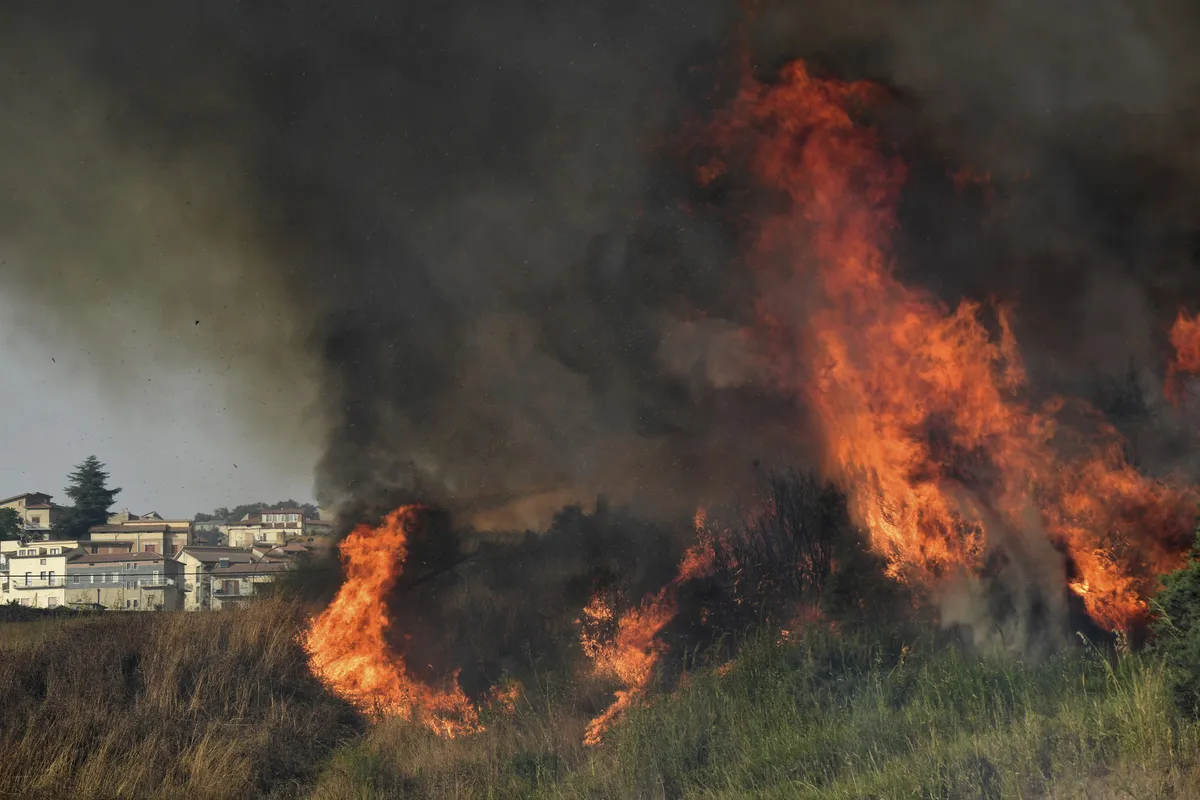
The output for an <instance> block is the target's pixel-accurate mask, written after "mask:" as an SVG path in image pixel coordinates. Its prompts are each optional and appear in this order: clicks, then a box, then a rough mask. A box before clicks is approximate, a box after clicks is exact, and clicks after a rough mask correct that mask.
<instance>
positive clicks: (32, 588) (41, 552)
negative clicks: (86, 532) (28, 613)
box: [0, 541, 83, 608]
mask: <svg viewBox="0 0 1200 800" xmlns="http://www.w3.org/2000/svg"><path fill="white" fill-rule="evenodd" d="M81 552H83V551H82V550H81V549H80V547H79V542H74V541H69V542H41V541H39V542H31V543H29V544H25V545H23V544H21V543H20V542H0V573H3V574H4V575H6V576H7V580H5V581H3V582H2V584H0V585H3V587H4V592H3V595H2V596H0V600H2V601H3V602H5V603H11V602H14V601H15V602H17V603H20V604H21V605H23V606H33V607H35V608H57V607H58V606H63V605H66V600H67V598H66V585H67V559H68V558H69V557H70V556H72V555H75V554H77V553H81Z"/></svg>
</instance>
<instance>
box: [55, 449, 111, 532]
mask: <svg viewBox="0 0 1200 800" xmlns="http://www.w3.org/2000/svg"><path fill="white" fill-rule="evenodd" d="M67 479H68V480H69V481H70V482H71V483H70V485H69V486H67V488H66V489H65V490H64V491H65V492H66V494H67V497H70V498H71V499H72V500H73V501H75V505H74V506H73V507H72V508H68V509H66V510H65V511H64V512H63V514H62V516H61V517H60V519H59V520H58V521H56V522H55V523H54V532H55V534H56V535H57V536H59V537H61V538H63V539H86V538H87V536H88V529H90V528H91V527H92V526H93V525H103V524H104V523H105V522H107V521H108V510H109V509H110V508H112V504H113V499H114V498H115V497H116V496H117V494H118V493H120V491H121V490H120V489H109V488H108V473H107V472H105V471H104V464H102V463H100V459H98V458H96V457H95V456H88V457H87V458H85V459H84V460H83V463H82V464H79V465H78V466H76V467H75V472H72V473H71V474H70V475H68V476H67Z"/></svg>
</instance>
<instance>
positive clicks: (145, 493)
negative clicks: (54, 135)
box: [0, 266, 317, 517]
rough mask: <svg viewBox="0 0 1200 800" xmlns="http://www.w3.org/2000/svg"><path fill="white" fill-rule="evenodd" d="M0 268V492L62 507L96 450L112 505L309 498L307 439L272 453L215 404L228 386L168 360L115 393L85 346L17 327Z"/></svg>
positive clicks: (188, 510) (186, 510) (197, 505)
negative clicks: (69, 480)
mask: <svg viewBox="0 0 1200 800" xmlns="http://www.w3.org/2000/svg"><path fill="white" fill-rule="evenodd" d="M3 270H4V267H3V266H0V374H2V375H4V377H5V381H4V383H5V390H4V392H3V393H2V394H0V398H2V399H0V410H2V411H3V415H2V416H0V497H8V496H10V495H14V494H19V493H21V492H27V491H40V492H47V493H48V494H52V495H54V496H55V499H56V501H58V502H69V501H68V500H67V498H66V497H65V496H64V495H63V487H64V486H65V485H66V475H67V473H68V472H70V471H71V469H72V467H73V466H74V465H75V464H77V463H79V462H80V461H81V460H82V459H83V458H84V457H86V456H88V455H91V454H95V455H96V456H97V457H99V458H100V460H102V461H104V462H105V463H106V464H107V465H108V469H109V472H110V473H111V474H112V484H113V485H116V486H120V487H121V488H122V489H123V490H124V491H122V493H121V494H120V495H119V496H118V497H117V504H116V509H117V510H119V509H122V508H126V507H127V508H129V509H130V510H131V511H133V512H135V513H144V512H146V511H152V510H153V511H157V512H159V513H160V514H162V515H163V516H172V517H183V516H187V517H190V516H192V515H193V514H195V513H196V512H197V511H208V510H211V509H212V508H214V507H216V506H222V505H225V506H230V507H232V506H233V505H236V504H239V503H247V502H255V501H259V500H262V501H265V502H274V501H276V500H280V499H283V498H286V497H291V498H294V499H296V500H301V501H309V500H311V498H312V470H313V464H314V463H315V460H316V457H317V446H316V443H312V445H311V446H310V447H309V446H306V445H305V443H303V442H300V443H297V442H290V443H289V445H288V447H286V448H274V447H269V446H267V445H269V442H263V441H259V440H255V439H254V437H253V436H247V435H246V432H245V431H244V430H242V429H240V428H239V424H240V421H239V419H238V418H236V417H235V415H234V414H233V413H232V412H231V411H229V410H227V408H226V398H228V397H229V394H228V393H229V392H231V391H236V390H237V384H236V383H235V382H233V381H232V380H230V379H228V378H223V377H222V376H221V375H220V374H219V372H218V371H217V369H215V368H214V367H212V366H211V365H208V364H179V365H178V368H177V371H176V372H175V373H174V374H172V373H171V372H169V371H168V372H164V371H162V370H161V369H157V368H155V369H148V370H147V374H145V375H144V376H143V377H144V380H143V379H141V378H136V379H135V378H130V379H128V383H130V385H129V386H128V391H124V392H121V393H120V396H117V395H114V394H113V392H112V391H111V389H109V390H102V389H101V385H102V384H101V382H100V381H99V380H98V379H97V378H98V376H97V375H95V374H94V373H92V371H91V367H90V366H89V363H88V354H87V351H86V347H87V344H86V343H84V342H74V341H71V343H70V344H63V343H55V344H53V345H42V344H40V343H39V342H38V341H37V338H36V337H35V336H33V335H30V333H29V332H28V329H25V328H23V326H22V325H21V324H20V320H19V318H18V317H17V316H16V315H14V313H13V309H12V306H11V303H12V301H13V300H14V298H13V297H11V296H9V295H6V294H5V291H6V289H5V285H4V283H5V282H4V280H3V278H4V275H3ZM68 341H70V340H68ZM306 450H307V451H308V452H309V453H310V454H311V455H310V456H308V457H305V456H304V455H303V454H304V452H305V451H306ZM281 451H284V452H287V453H288V455H287V456H281V455H280V452H281ZM235 464H236V465H237V466H236V467H235V466H234V465H235Z"/></svg>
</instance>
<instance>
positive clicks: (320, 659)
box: [303, 506, 515, 737]
mask: <svg viewBox="0 0 1200 800" xmlns="http://www.w3.org/2000/svg"><path fill="white" fill-rule="evenodd" d="M421 510H422V509H421V508H420V507H418V506H402V507H400V508H398V509H396V510H395V511H393V512H392V513H391V514H389V515H388V516H387V518H386V519H384V521H383V523H382V524H381V525H380V526H379V527H378V528H371V527H370V526H369V525H360V526H358V527H357V528H355V529H354V531H353V532H352V533H351V534H350V535H349V536H347V537H346V538H345V540H344V541H342V543H341V545H340V547H339V551H340V553H341V557H342V561H343V562H344V563H345V566H346V582H345V583H344V584H343V585H342V588H341V589H340V590H339V591H338V593H337V596H336V597H335V598H334V600H333V602H332V603H331V604H330V605H329V607H328V608H327V609H325V611H323V612H322V613H321V614H320V616H318V617H317V618H316V619H314V620H313V621H312V622H311V623H310V625H309V628H308V630H307V632H306V633H305V634H304V640H303V644H304V649H305V650H306V651H307V652H308V656H309V664H310V666H311V667H312V670H313V673H314V674H316V675H317V676H318V677H319V678H320V679H321V680H322V681H323V682H324V683H325V685H326V686H328V687H329V689H330V690H331V691H332V692H334V693H335V694H337V695H338V696H340V697H342V698H344V699H346V700H347V701H349V702H350V703H352V704H354V705H355V706H357V707H358V708H360V709H362V710H363V711H365V712H367V713H369V714H371V715H374V716H399V717H401V718H403V719H406V720H417V721H419V722H420V723H421V724H423V725H425V726H426V727H428V728H429V729H430V730H432V731H433V732H435V733H437V734H438V735H441V736H446V737H454V736H459V735H461V734H466V733H475V732H477V731H480V730H482V729H483V728H482V726H481V725H480V724H479V713H478V710H477V709H476V708H475V706H474V705H472V704H471V702H470V700H468V699H467V697H466V695H465V694H464V693H463V691H462V688H461V687H460V686H459V685H458V680H457V678H458V675H457V673H456V674H455V676H454V681H453V685H452V687H451V688H447V689H444V690H438V689H433V688H431V687H429V686H426V685H424V684H422V683H420V682H419V681H416V680H414V679H413V678H412V677H411V676H410V675H409V674H408V671H407V669H406V668H405V666H404V661H403V659H402V658H401V657H400V655H399V654H398V653H396V652H395V651H394V650H393V649H392V647H391V646H390V645H389V644H388V642H387V640H386V638H385V634H386V633H387V631H388V629H389V628H390V627H391V616H390V614H389V612H388V608H387V605H386V598H387V596H388V594H389V593H390V592H391V590H392V589H393V588H394V587H395V585H396V581H397V580H398V579H399V578H400V573H401V572H402V570H403V567H404V559H405V557H406V555H407V541H408V537H409V535H410V534H411V533H412V531H413V530H414V529H415V528H416V526H417V525H418V524H420V523H419V519H418V513H419V512H420V511H421ZM514 702H515V700H514Z"/></svg>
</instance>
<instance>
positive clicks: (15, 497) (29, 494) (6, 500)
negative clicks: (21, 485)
mask: <svg viewBox="0 0 1200 800" xmlns="http://www.w3.org/2000/svg"><path fill="white" fill-rule="evenodd" d="M24 497H44V498H46V499H47V500H49V499H50V498H51V497H53V495H49V494H46V493H45V492H25V493H24V494H14V495H13V496H12V497H6V498H4V499H3V500H0V506H2V505H4V504H5V503H11V502H12V501H14V500H20V499H22V498H24Z"/></svg>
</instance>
